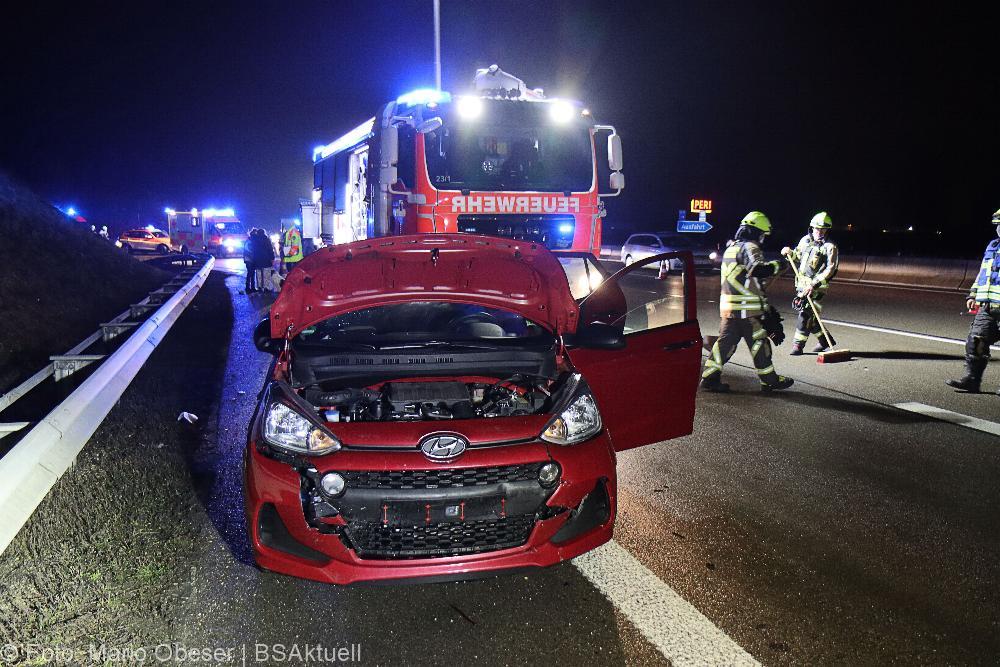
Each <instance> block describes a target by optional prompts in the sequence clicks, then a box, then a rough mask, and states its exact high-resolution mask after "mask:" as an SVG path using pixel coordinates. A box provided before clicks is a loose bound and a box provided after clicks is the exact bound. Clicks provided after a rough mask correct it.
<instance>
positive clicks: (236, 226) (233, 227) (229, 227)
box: [215, 222, 247, 234]
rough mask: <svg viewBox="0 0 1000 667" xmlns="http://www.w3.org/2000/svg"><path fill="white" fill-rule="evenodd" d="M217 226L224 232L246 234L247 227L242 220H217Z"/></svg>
mask: <svg viewBox="0 0 1000 667" xmlns="http://www.w3.org/2000/svg"><path fill="white" fill-rule="evenodd" d="M215 228H216V229H218V230H219V231H220V232H222V233H223V234H246V233H247V230H246V227H244V226H243V223H242V222H217V223H215Z"/></svg>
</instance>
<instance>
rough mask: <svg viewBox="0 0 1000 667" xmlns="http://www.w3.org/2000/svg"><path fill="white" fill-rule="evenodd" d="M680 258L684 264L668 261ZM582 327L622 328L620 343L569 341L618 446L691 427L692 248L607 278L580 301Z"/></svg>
mask: <svg viewBox="0 0 1000 667" xmlns="http://www.w3.org/2000/svg"><path fill="white" fill-rule="evenodd" d="M671 259H674V260H675V261H674V262H673V264H675V265H676V264H677V261H676V260H677V259H680V260H681V261H682V263H683V266H684V268H683V271H680V272H678V271H671V272H669V273H668V272H667V271H666V267H669V266H670V265H671V262H670V260H671ZM578 322H579V324H578V328H577V332H578V333H579V332H580V331H581V330H582V329H583V328H584V327H586V326H588V325H590V324H592V323H594V322H600V323H603V324H610V325H612V326H614V327H620V328H621V330H622V331H623V333H624V341H625V344H624V346H623V347H621V348H619V349H594V348H587V347H571V348H570V349H569V357H570V360H571V361H572V362H573V365H574V366H576V367H577V369H579V370H580V372H581V373H583V376H584V377H585V378H586V380H587V382H588V384H589V385H590V389H591V391H592V392H593V394H594V398H595V399H597V407H598V409H599V410H600V412H601V418H602V420H603V421H604V425H605V426H606V427H607V429H608V433H609V434H610V437H611V442H612V443H613V445H614V448H615V450H616V451H622V450H625V449H631V448H632V447H639V446H642V445H648V444H652V443H654V442H660V441H662V440H669V439H670V438H676V437H679V436H683V435H688V434H690V433H691V431H692V429H693V427H694V404H695V395H696V394H697V391H698V381H699V375H700V369H701V331H700V329H699V328H698V314H697V301H696V298H695V272H694V259H693V257H692V255H691V253H690V252H688V251H682V252H668V253H663V254H660V255H655V256H653V257H650V258H648V259H645V260H642V261H640V262H636V263H635V264H632V265H630V266H627V267H625V268H624V269H622V270H621V271H619V272H618V273H616V274H614V275H613V276H611V277H610V278H608V279H607V280H605V281H604V282H603V283H602V284H601V286H600V287H599V288H597V289H596V290H595V291H594V292H593V294H591V295H590V296H588V297H587V298H586V299H584V301H583V303H582V304H581V305H580V318H579V321H578Z"/></svg>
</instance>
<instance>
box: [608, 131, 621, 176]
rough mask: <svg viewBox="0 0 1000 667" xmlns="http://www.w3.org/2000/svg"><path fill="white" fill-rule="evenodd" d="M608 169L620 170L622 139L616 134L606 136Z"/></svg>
mask: <svg viewBox="0 0 1000 667" xmlns="http://www.w3.org/2000/svg"><path fill="white" fill-rule="evenodd" d="M608 167H610V168H611V171H621V170H622V138H621V135H620V134H618V133H617V132H616V133H615V134H611V135H608Z"/></svg>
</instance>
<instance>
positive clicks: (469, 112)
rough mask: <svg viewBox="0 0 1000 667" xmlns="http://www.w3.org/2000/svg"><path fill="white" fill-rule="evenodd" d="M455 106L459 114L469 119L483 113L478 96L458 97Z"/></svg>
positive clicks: (481, 102)
mask: <svg viewBox="0 0 1000 667" xmlns="http://www.w3.org/2000/svg"><path fill="white" fill-rule="evenodd" d="M456 108H457V109H458V115H459V116H461V117H462V118H465V119H468V120H471V119H473V118H478V117H479V116H480V115H481V114H482V113H483V101H482V100H481V99H479V98H478V97H460V98H458V104H457V106H456Z"/></svg>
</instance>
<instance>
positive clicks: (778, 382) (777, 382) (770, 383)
mask: <svg viewBox="0 0 1000 667" xmlns="http://www.w3.org/2000/svg"><path fill="white" fill-rule="evenodd" d="M793 384H795V380H793V379H792V378H786V377H785V376H784V375H778V374H777V373H775V374H773V375H772V376H771V377H769V378H768V379H767V381H766V382H765V381H763V380H761V383H760V390H761V391H781V390H782V389H788V388H789V387H791V386H792V385H793Z"/></svg>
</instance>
